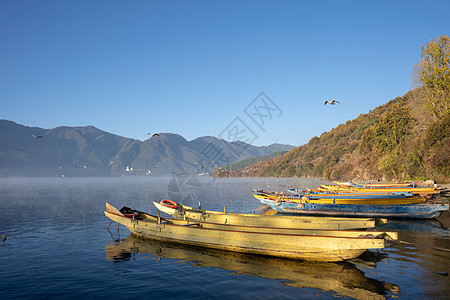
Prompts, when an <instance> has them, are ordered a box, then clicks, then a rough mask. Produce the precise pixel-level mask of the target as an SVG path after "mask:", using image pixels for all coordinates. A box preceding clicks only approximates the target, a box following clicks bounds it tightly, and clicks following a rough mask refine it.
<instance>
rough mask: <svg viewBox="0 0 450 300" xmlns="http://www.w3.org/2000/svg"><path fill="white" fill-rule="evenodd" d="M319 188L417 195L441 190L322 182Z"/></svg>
mask: <svg viewBox="0 0 450 300" xmlns="http://www.w3.org/2000/svg"><path fill="white" fill-rule="evenodd" d="M318 190H320V191H330V192H345V193H350V192H356V193H359V192H384V193H385V192H391V193H392V192H405V193H408V192H411V193H413V194H415V195H437V194H439V193H440V192H441V191H440V189H439V188H438V187H432V186H426V187H415V188H414V187H389V188H382V187H373V188H369V187H366V188H360V187H343V186H338V185H325V184H322V185H321V186H320V187H319V188H318Z"/></svg>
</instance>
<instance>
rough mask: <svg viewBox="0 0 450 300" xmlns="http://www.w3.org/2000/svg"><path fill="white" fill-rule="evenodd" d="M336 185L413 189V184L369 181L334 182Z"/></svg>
mask: <svg viewBox="0 0 450 300" xmlns="http://www.w3.org/2000/svg"><path fill="white" fill-rule="evenodd" d="M333 183H334V184H337V185H341V186H347V187H351V186H359V187H412V186H413V183H412V182H398V181H380V182H376V181H370V182H369V181H368V182H343V181H333Z"/></svg>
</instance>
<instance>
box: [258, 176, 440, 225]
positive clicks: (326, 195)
mask: <svg viewBox="0 0 450 300" xmlns="http://www.w3.org/2000/svg"><path fill="white" fill-rule="evenodd" d="M335 183H336V185H322V186H321V187H319V188H317V189H316V190H307V191H304V190H298V189H290V192H291V194H288V193H283V192H280V193H275V192H269V191H263V190H253V195H254V196H255V198H257V199H258V200H259V201H260V202H261V203H263V204H267V205H269V206H270V207H271V208H272V209H274V210H275V211H277V212H281V213H291V214H292V213H296V214H304V215H326V216H344V217H355V216H357V217H378V218H415V219H432V218H437V217H438V216H440V215H441V214H442V212H444V211H447V210H449V205H448V204H445V203H430V202H429V201H428V200H429V198H432V197H433V196H434V195H436V194H438V193H440V191H441V189H440V188H439V187H437V186H426V187H409V188H407V187H392V186H390V184H389V186H387V187H381V186H378V187H369V188H360V187H356V186H355V184H352V183H342V182H335ZM350 186H351V187H350ZM417 191H419V192H418V193H417ZM424 193H425V194H426V195H427V196H426V198H425V197H422V196H423V195H424ZM420 195H422V196H420Z"/></svg>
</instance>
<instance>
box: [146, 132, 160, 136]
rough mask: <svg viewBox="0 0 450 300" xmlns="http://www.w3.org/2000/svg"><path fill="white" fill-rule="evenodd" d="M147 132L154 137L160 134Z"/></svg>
mask: <svg viewBox="0 0 450 300" xmlns="http://www.w3.org/2000/svg"><path fill="white" fill-rule="evenodd" d="M147 134H148V135H151V136H152V137H154V136H159V134H158V133H154V134H151V133H150V132H149V133H147Z"/></svg>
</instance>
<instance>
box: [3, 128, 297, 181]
mask: <svg viewBox="0 0 450 300" xmlns="http://www.w3.org/2000/svg"><path fill="white" fill-rule="evenodd" d="M0 141H1V142H0V176H7V177H11V176H146V175H153V176H164V175H173V174H177V173H191V174H202V173H212V171H213V170H214V168H216V167H223V166H226V165H230V164H232V163H234V162H236V161H239V160H242V159H246V158H249V157H256V156H265V155H270V154H273V153H276V152H282V151H289V150H291V149H292V148H293V146H291V145H282V144H273V145H270V147H267V146H265V147H256V146H253V145H250V144H247V143H244V142H241V141H236V142H227V141H225V140H223V139H219V138H216V137H212V136H204V137H199V138H196V139H194V140H192V141H187V140H186V139H185V138H183V137H182V136H181V135H178V134H173V133H159V134H158V135H155V136H152V137H150V138H149V139H147V140H145V141H143V142H142V141H139V140H135V139H131V138H126V137H121V136H118V135H115V134H112V133H108V132H105V131H102V130H100V129H97V128H95V127H93V126H86V127H66V126H61V127H56V128H53V129H43V128H39V127H28V126H24V125H20V124H17V123H15V122H12V121H8V120H0Z"/></svg>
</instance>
